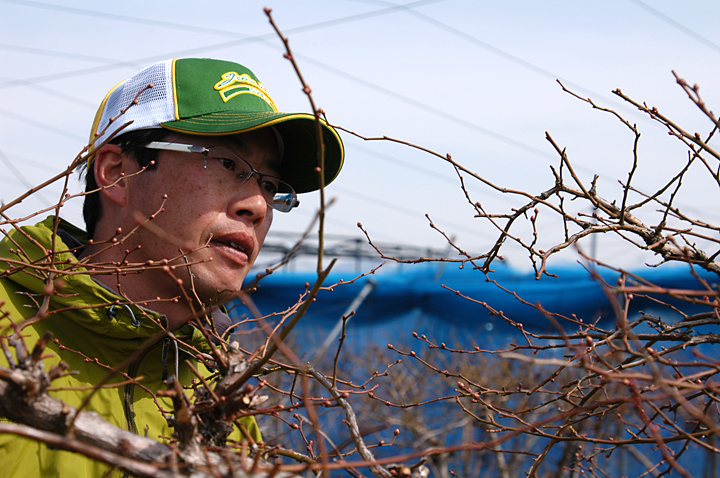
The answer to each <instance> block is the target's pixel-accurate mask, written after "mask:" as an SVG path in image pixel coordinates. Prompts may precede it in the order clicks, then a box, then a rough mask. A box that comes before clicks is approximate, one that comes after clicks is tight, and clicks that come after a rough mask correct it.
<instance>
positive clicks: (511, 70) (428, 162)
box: [0, 0, 720, 266]
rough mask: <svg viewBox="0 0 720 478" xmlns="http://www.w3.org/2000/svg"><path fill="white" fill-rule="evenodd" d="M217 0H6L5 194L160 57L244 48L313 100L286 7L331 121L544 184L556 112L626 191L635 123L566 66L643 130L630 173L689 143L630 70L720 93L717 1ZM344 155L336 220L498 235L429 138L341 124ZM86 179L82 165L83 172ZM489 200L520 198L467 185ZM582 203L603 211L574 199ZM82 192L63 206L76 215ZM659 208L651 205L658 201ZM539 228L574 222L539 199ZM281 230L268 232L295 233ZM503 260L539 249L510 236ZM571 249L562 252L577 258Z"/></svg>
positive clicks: (334, 227) (67, 154) (658, 91)
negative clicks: (286, 52) (657, 114)
mask: <svg viewBox="0 0 720 478" xmlns="http://www.w3.org/2000/svg"><path fill="white" fill-rule="evenodd" d="M679 5H680V4H679V3H678V2H672V1H665V0H659V1H654V2H650V1H649V0H645V1H644V2H641V1H639V0H608V1H569V0H568V1H543V2H540V1H527V0H526V1H514V2H497V1H495V2H489V1H456V0H446V1H431V0H428V1H417V2H408V3H404V4H400V3H391V2H382V1H369V0H368V1H360V0H355V1H351V0H335V1H320V0H317V1H303V2H294V1H274V2H273V1H265V2H256V1H244V2H236V1H216V2H212V3H211V4H207V3H202V4H201V3H200V2H189V1H174V2H164V1H158V2H141V1H124V2H112V3H111V2H102V3H101V2H90V1H84V2H83V1H62V2H60V1H54V2H53V1H50V0H47V1H43V2H31V1H9V0H0V61H1V64H2V65H3V67H2V69H1V70H0V126H1V127H0V160H2V162H0V164H2V167H3V173H2V174H0V198H1V199H2V200H3V201H5V202H7V201H9V200H11V199H12V198H14V197H16V196H18V195H20V194H22V193H23V192H24V191H25V190H27V187H28V185H30V184H37V183H39V182H41V181H43V180H44V179H46V178H48V177H50V176H51V175H52V174H53V173H55V172H56V171H59V170H61V169H63V168H64V167H65V166H66V165H67V164H68V163H69V162H70V161H71V160H72V158H73V157H74V156H75V155H76V154H77V152H78V151H79V150H80V149H81V147H82V146H83V145H84V143H85V142H86V141H87V134H88V131H89V128H90V124H91V122H92V118H93V116H94V113H95V110H96V108H97V104H98V103H99V102H100V100H101V99H102V98H103V96H104V95H105V93H106V92H107V90H108V89H109V88H110V87H111V86H113V85H114V84H116V83H117V82H119V81H121V80H123V79H124V78H126V77H128V76H130V75H131V74H132V73H133V72H134V71H136V70H138V69H140V68H142V67H144V66H146V65H148V64H150V63H152V62H154V61H156V60H160V59H164V58H172V57H181V56H208V57H216V58H223V59H229V60H234V61H237V62H239V63H243V64H245V65H247V66H248V67H250V68H251V69H252V70H253V71H255V73H256V74H257V75H258V77H259V78H260V79H261V81H262V82H263V83H264V84H265V86H266V87H267V88H268V89H269V91H270V93H271V94H272V96H273V99H274V100H275V103H276V104H277V105H278V106H279V108H280V109H281V110H286V111H308V110H309V103H308V101H307V99H306V98H305V96H304V95H303V94H302V92H301V91H300V85H299V83H298V80H297V78H296V77H295V75H294V73H293V71H292V68H291V65H290V64H289V62H288V61H287V60H285V59H284V58H283V57H282V53H283V51H282V48H281V46H280V42H279V40H278V39H277V36H276V35H275V33H274V32H273V30H272V28H271V26H270V25H269V23H268V21H267V18H266V16H265V14H264V13H263V7H264V6H268V7H271V8H272V9H273V16H274V18H275V20H276V22H277V23H278V25H279V27H280V28H281V29H282V30H283V31H284V32H285V33H286V34H287V35H288V37H289V38H290V44H291V46H292V48H293V50H294V52H295V56H296V58H297V60H298V63H299V65H300V67H301V69H302V72H303V74H304V76H305V78H306V80H307V82H308V83H309V84H310V86H311V87H312V89H313V96H314V99H315V102H316V104H317V105H318V106H320V107H322V108H323V109H324V110H325V111H326V112H327V115H328V118H329V120H330V121H331V122H332V123H335V124H338V125H341V126H343V127H345V128H347V129H349V130H352V131H354V132H357V133H359V134H362V135H365V136H382V135H388V136H392V137H395V138H399V139H402V140H406V141H409V142H412V143H415V144H418V145H421V146H423V147H426V148H429V149H432V150H434V151H437V152H439V153H442V154H445V153H450V154H452V156H453V158H454V159H456V160H457V161H458V162H460V163H462V164H463V165H465V166H467V167H468V168H469V169H471V170H473V171H475V172H476V173H478V174H480V175H482V176H483V177H485V178H487V179H488V180H490V181H492V182H493V183H495V184H498V185H499V186H503V187H507V188H510V189H523V190H526V191H529V192H533V193H539V192H540V191H542V190H545V189H548V188H549V187H550V186H552V184H553V178H552V175H551V173H550V169H549V166H550V165H557V163H558V159H557V155H556V154H555V153H554V151H553V149H552V147H551V145H550V144H549V143H548V142H547V141H546V140H545V132H546V131H548V132H549V133H550V134H551V135H552V136H553V138H555V140H556V141H557V142H558V143H559V144H560V145H561V146H563V147H567V151H568V155H569V157H570V160H571V161H573V162H574V164H575V165H576V167H577V170H578V172H579V173H580V175H581V176H582V177H583V179H584V180H585V181H587V182H589V181H590V180H591V179H592V176H593V175H594V174H598V175H600V179H599V182H598V189H599V190H598V192H599V194H601V195H603V196H605V197H608V198H616V197H618V194H619V191H620V190H619V187H618V183H617V180H618V179H620V180H625V179H626V178H627V172H628V170H629V168H630V165H631V161H632V150H631V148H632V144H633V136H632V135H631V134H630V132H629V130H628V129H627V128H625V127H624V126H622V125H621V124H620V123H619V122H618V121H617V120H616V119H614V118H613V117H611V115H608V114H606V113H602V112H599V111H593V110H592V109H591V108H590V107H589V106H588V105H586V104H584V103H582V102H580V101H578V100H577V99H573V98H572V97H570V96H569V95H568V94H566V93H563V92H562V90H561V89H560V87H559V86H558V85H557V83H556V82H555V79H556V78H560V79H562V80H563V81H564V83H565V84H566V85H567V86H569V87H571V88H572V89H573V90H575V91H576V92H578V93H579V94H581V95H582V96H590V97H592V98H593V99H595V100H596V101H597V102H598V103H600V104H602V105H604V106H608V107H611V108H615V109H617V111H618V112H620V113H622V114H623V115H625V116H626V117H627V118H628V119H629V120H630V121H631V122H637V124H638V127H639V128H640V130H641V131H642V133H643V135H642V138H641V143H640V162H639V168H638V172H637V173H636V174H637V181H636V185H637V186H638V187H641V188H643V189H644V190H646V191H647V192H651V190H653V188H656V187H658V186H659V185H661V184H663V183H664V181H666V180H667V179H668V178H670V177H671V176H672V175H673V174H674V173H675V172H676V171H677V170H679V168H680V167H681V165H682V164H683V163H684V161H685V160H686V153H685V152H684V150H683V148H682V147H680V145H679V143H678V142H677V141H676V140H673V139H672V138H668V137H667V133H666V132H665V131H664V130H663V128H662V127H660V126H658V125H656V124H654V123H652V122H651V121H649V120H647V119H646V118H644V117H642V116H641V115H639V114H638V113H637V112H635V111H633V110H632V109H631V108H628V107H627V106H626V105H624V104H622V102H620V101H619V100H618V99H616V98H615V97H614V95H612V93H611V91H612V90H613V89H615V88H621V89H622V90H623V91H624V92H625V93H627V94H629V95H631V96H632V97H633V98H635V99H637V100H639V101H646V102H647V103H648V104H650V105H656V106H658V108H660V109H661V111H663V112H665V113H667V114H668V115H669V116H671V117H673V118H675V119H676V120H677V121H678V122H681V123H683V124H685V125H686V127H687V128H688V129H689V130H697V131H700V132H704V133H707V132H708V131H709V128H710V126H709V121H707V119H704V118H702V117H701V115H699V114H698V112H697V111H696V109H695V108H694V107H693V106H692V105H691V104H690V103H689V102H688V101H687V99H686V97H685V94H684V93H683V92H682V90H681V89H680V88H679V87H678V86H677V85H676V84H675V82H674V78H673V76H672V74H671V70H675V71H677V72H678V74H679V75H680V76H682V77H684V78H686V79H687V80H688V81H689V82H691V83H698V84H699V85H700V86H701V93H702V94H703V96H704V98H705V99H706V101H707V103H708V104H709V105H710V106H711V107H714V109H715V110H718V111H720V87H718V83H717V78H719V77H720V61H718V60H720V46H719V45H720V30H718V28H717V23H718V19H719V18H720V4H718V3H717V2H714V1H709V0H705V1H687V2H682V4H681V6H679ZM343 138H344V140H345V144H346V151H347V158H346V165H345V168H344V171H343V173H342V174H341V176H340V177H339V178H338V179H337V180H336V181H335V182H334V183H333V184H332V185H331V186H330V187H329V188H328V190H327V194H328V196H329V197H334V198H336V201H335V204H334V206H333V207H332V208H331V209H330V210H329V211H328V217H327V230H328V233H330V234H333V235H343V236H346V235H351V236H356V237H358V236H359V231H358V229H357V227H356V223H358V222H361V223H363V225H364V226H365V227H366V228H367V229H368V230H369V232H370V233H371V234H372V236H373V238H375V239H376V240H377V241H379V242H384V243H393V244H409V245H414V246H422V247H430V248H435V249H442V248H444V247H445V239H444V238H443V237H442V236H441V235H439V234H438V233H437V232H435V231H433V230H431V228H430V227H429V226H428V220H427V219H426V218H425V214H428V215H429V216H430V217H431V218H432V220H433V221H434V223H435V224H436V225H438V227H440V228H442V229H443V230H444V231H445V232H446V233H447V234H448V235H449V236H452V237H455V238H456V240H457V241H458V244H459V245H460V246H461V247H462V248H463V249H465V250H468V251H470V252H474V253H480V252H485V251H486V250H487V249H488V248H489V246H490V245H491V244H492V243H493V241H494V240H495V238H496V237H497V232H496V231H495V230H494V229H493V227H492V226H491V225H490V224H489V223H488V222H487V221H484V220H479V219H477V218H474V217H473V215H474V211H473V210H472V209H471V208H470V207H469V205H468V204H467V202H466V201H465V198H464V195H463V193H462V191H461V190H460V188H459V186H458V180H457V178H456V176H455V173H454V172H453V170H452V169H451V168H450V167H449V165H447V164H446V163H444V162H443V161H441V160H439V159H438V158H435V157H433V156H431V155H428V154H425V153H421V152H419V151H416V150H412V149H409V148H407V147H404V146H400V145H396V144H390V143H387V142H377V141H372V142H367V141H362V140H359V139H357V138H354V137H352V136H350V135H347V134H343ZM707 176H708V175H707V173H705V172H703V171H702V170H701V169H699V168H698V169H697V171H693V172H692V174H691V175H690V176H689V177H688V179H687V182H686V187H685V190H684V192H683V194H682V195H681V196H680V197H679V198H678V205H680V207H681V208H682V209H683V210H685V211H687V212H688V214H691V215H693V216H696V217H702V218H704V219H705V220H708V221H716V222H720V221H719V219H720V218H719V217H718V213H717V212H716V209H717V208H716V207H715V204H717V201H718V197H717V196H718V188H717V184H715V187H713V184H712V183H711V182H710V181H709V179H708V177H707ZM72 187H73V188H74V190H77V189H78V185H77V182H76V181H73V182H72ZM469 190H470V192H471V194H472V197H473V200H475V201H480V202H481V203H482V204H483V206H484V207H486V209H487V210H488V211H492V212H496V213H499V212H507V211H508V210H509V208H511V207H517V206H519V205H521V204H522V201H520V200H518V199H513V198H512V197H508V195H502V194H500V193H497V192H494V191H491V190H489V189H488V188H487V187H483V186H481V185H480V184H477V183H476V182H472V183H471V185H470V186H469ZM59 191H60V188H59V186H57V187H51V188H49V189H48V190H47V191H44V192H43V193H42V194H41V195H38V196H37V197H36V198H35V197H33V198H30V199H28V200H26V201H25V202H23V204H21V205H20V206H18V207H16V208H14V209H13V210H11V211H10V214H11V216H12V217H23V216H24V215H25V214H28V213H30V212H32V211H34V210H37V209H38V208H40V207H43V206H45V205H50V204H52V203H54V202H55V201H56V200H57V194H59ZM316 205H317V198H316V196H314V195H309V196H307V197H303V198H302V208H301V209H300V210H297V211H294V212H293V213H292V214H289V215H281V214H277V215H276V217H275V223H274V226H273V227H274V229H275V230H276V231H277V232H292V231H300V230H304V229H305V227H306V226H307V224H308V223H309V221H310V218H311V217H312V215H313V212H314V209H315V207H316ZM577 207H578V208H579V210H581V211H583V212H590V211H589V209H588V208H587V207H586V206H583V205H580V204H578V205H577ZM80 210H81V203H80V201H79V200H74V201H70V202H69V203H68V204H67V205H66V206H65V207H64V208H63V212H62V214H63V216H65V217H66V218H68V219H69V220H71V222H74V223H78V224H80V225H81V224H82V219H81V215H80ZM648 220H649V222H650V223H652V222H653V220H652V218H650V219H648ZM538 224H539V227H540V237H541V241H546V244H548V245H549V244H550V243H551V242H552V241H553V240H554V239H556V238H557V234H558V232H559V231H561V227H562V226H561V224H560V223H559V222H558V221H557V220H555V219H553V218H552V217H551V215H550V214H548V213H545V212H541V214H540V219H539V221H538ZM283 237H284V236H283V235H282V234H278V235H277V236H276V239H274V240H282V238H283ZM597 251H598V252H597V253H598V255H599V256H600V257H601V258H604V259H608V260H612V261H616V262H617V263H620V264H624V265H625V264H634V263H637V262H639V261H648V262H651V261H652V260H653V258H652V256H649V255H647V254H645V255H642V254H637V253H636V252H634V251H633V250H632V248H628V247H626V246H624V245H623V244H621V243H619V241H617V240H616V239H613V238H611V237H603V238H601V239H600V240H599V242H598V244H597ZM506 256H507V260H508V261H509V262H510V263H511V264H513V265H517V266H523V265H525V261H526V259H524V257H525V254H524V253H522V252H521V251H519V250H517V249H512V248H509V249H508V254H506ZM575 258H576V256H574V254H573V253H568V254H565V255H564V256H563V258H562V259H563V260H574V259H575Z"/></svg>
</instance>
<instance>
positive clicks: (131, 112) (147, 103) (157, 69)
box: [95, 60, 175, 144]
mask: <svg viewBox="0 0 720 478" xmlns="http://www.w3.org/2000/svg"><path fill="white" fill-rule="evenodd" d="M172 67H173V60H165V61H161V62H159V63H155V64H154V65H151V66H149V67H147V68H145V69H144V70H141V71H139V72H137V73H136V74H134V75H133V76H132V77H130V78H129V79H128V80H126V81H124V82H123V83H121V84H120V85H118V86H117V88H115V89H114V90H113V91H112V93H110V96H109V97H108V99H107V102H106V104H105V108H104V110H103V113H102V116H101V118H100V122H99V123H98V132H101V131H102V130H103V128H105V127H106V126H107V125H108V123H109V122H110V119H111V118H116V117H117V118H116V119H115V121H113V123H112V125H111V126H110V127H109V128H108V129H107V131H106V132H105V134H104V135H103V136H102V137H100V138H98V139H97V141H96V142H95V144H101V143H102V142H103V141H104V140H105V139H106V138H107V137H108V136H109V135H110V134H111V133H112V132H114V131H116V130H117V129H118V128H119V127H120V126H122V125H124V124H125V123H127V122H128V121H131V120H132V121H133V122H132V124H130V125H128V126H127V127H126V128H124V129H123V130H122V132H121V134H122V133H126V132H128V131H133V130H136V129H147V128H159V127H160V123H163V122H165V121H172V120H174V119H175V101H174V98H173V81H172ZM151 84H152V85H153V87H152V88H148V86H149V85H151ZM143 88H145V90H144V91H143V92H142V93H141V94H140V96H139V97H138V104H136V105H132V106H131V107H130V108H129V109H128V110H127V111H126V112H125V114H123V115H122V116H119V117H118V115H120V112H121V111H122V109H123V108H127V107H128V106H129V105H130V104H131V103H132V102H133V100H134V99H135V97H136V96H137V94H138V92H140V91H141V90H143Z"/></svg>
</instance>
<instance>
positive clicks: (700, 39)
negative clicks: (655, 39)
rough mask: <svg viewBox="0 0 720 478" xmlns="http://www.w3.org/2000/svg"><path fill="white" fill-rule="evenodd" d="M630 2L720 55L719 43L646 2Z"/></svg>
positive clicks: (632, 0)
mask: <svg viewBox="0 0 720 478" xmlns="http://www.w3.org/2000/svg"><path fill="white" fill-rule="evenodd" d="M628 1H630V2H631V3H634V4H635V5H637V6H638V7H640V8H642V9H643V10H645V11H646V12H649V13H650V14H651V15H654V16H655V17H657V18H659V19H660V20H662V21H663V22H665V23H667V24H668V25H670V26H671V27H673V28H675V29H677V30H679V31H681V32H683V33H684V34H686V35H687V36H689V37H690V38H692V39H694V40H696V41H698V42H700V43H702V44H703V45H705V46H706V47H708V48H710V49H712V50H715V51H716V52H717V53H720V45H718V44H717V43H714V42H712V41H710V40H708V39H707V38H705V37H704V36H702V35H700V34H699V33H698V32H696V31H695V30H693V29H692V28H688V27H686V26H685V25H683V24H682V23H680V22H678V21H677V20H674V19H672V18H670V17H669V16H667V15H665V14H664V13H662V12H660V11H659V10H656V9H654V8H653V7H651V6H650V5H648V4H646V3H644V2H641V1H640V0H628Z"/></svg>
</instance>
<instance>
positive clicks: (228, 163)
mask: <svg viewBox="0 0 720 478" xmlns="http://www.w3.org/2000/svg"><path fill="white" fill-rule="evenodd" d="M218 161H220V164H221V165H222V167H223V168H225V169H229V170H231V171H235V161H233V160H232V159H228V158H218Z"/></svg>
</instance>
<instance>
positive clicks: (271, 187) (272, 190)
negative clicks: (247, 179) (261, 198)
mask: <svg viewBox="0 0 720 478" xmlns="http://www.w3.org/2000/svg"><path fill="white" fill-rule="evenodd" d="M260 187H261V188H263V190H264V191H266V192H267V193H268V194H270V195H271V196H274V195H275V194H276V193H277V192H278V185H277V184H275V183H274V182H272V181H268V180H267V179H266V180H263V181H262V182H261V183H260Z"/></svg>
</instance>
